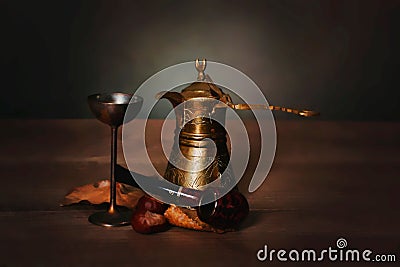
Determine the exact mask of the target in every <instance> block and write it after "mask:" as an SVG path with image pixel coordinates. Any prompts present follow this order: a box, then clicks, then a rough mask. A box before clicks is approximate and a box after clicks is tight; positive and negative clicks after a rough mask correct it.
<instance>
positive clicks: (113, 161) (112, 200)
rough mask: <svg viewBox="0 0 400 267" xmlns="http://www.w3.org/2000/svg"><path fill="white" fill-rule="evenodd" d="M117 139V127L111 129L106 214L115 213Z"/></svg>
mask: <svg viewBox="0 0 400 267" xmlns="http://www.w3.org/2000/svg"><path fill="white" fill-rule="evenodd" d="M117 138H118V126H117V127H111V177H110V207H109V208H108V213H111V214H113V213H115V212H117V210H116V202H117V184H116V181H115V167H116V165H117Z"/></svg>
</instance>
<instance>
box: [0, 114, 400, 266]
mask: <svg viewBox="0 0 400 267" xmlns="http://www.w3.org/2000/svg"><path fill="white" fill-rule="evenodd" d="M137 123H142V122H141V121H138V122H137ZM2 125H3V126H4V127H5V126H7V128H8V129H9V130H8V131H4V130H3V131H1V133H0V142H1V143H0V147H1V150H0V151H1V153H0V177H1V178H0V179H1V182H2V185H1V189H0V192H1V194H0V266H21V265H27V266H94V265H96V266H107V265H108V266H109V265H120V266H142V265H146V266H158V265H163V266H172V265H173V266H176V265H178V266H182V265H185V266H204V265H207V266H243V265H265V264H268V265H275V264H278V262H276V261H275V262H272V263H267V262H264V263H261V262H258V261H257V258H256V253H257V251H258V250H259V249H261V248H262V247H263V245H264V244H267V245H268V246H269V247H271V248H276V249H279V248H285V249H291V248H298V249H301V248H315V249H318V248H326V247H328V246H335V242H336V240H337V239H338V238H339V237H344V238H346V239H347V241H348V243H349V246H350V247H352V248H360V249H365V248H370V249H372V250H375V251H376V252H380V253H395V254H396V255H397V258H398V261H399V260H400V252H399V248H400V231H399V227H398V226H399V225H400V210H399V197H398V196H399V187H400V177H399V173H400V172H399V171H400V157H399V153H398V151H399V148H400V139H399V138H398V137H399V136H400V123H389V122H388V123H378V122H323V121H306V120H301V121H277V122H276V125H277V133H278V146H277V152H276V158H275V162H274V164H273V167H272V169H271V172H270V173H269V175H268V179H267V180H266V181H265V183H264V184H263V185H262V186H261V187H260V189H259V190H257V191H256V192H255V193H252V194H249V193H246V189H247V186H248V182H249V179H250V178H251V173H252V170H254V167H255V166H256V164H257V143H258V142H259V137H258V135H257V131H256V130H255V129H256V127H255V124H254V123H253V122H247V123H246V125H247V126H248V129H249V133H250V139H251V145H252V150H251V158H250V163H249V168H248V171H247V172H246V174H245V176H244V178H243V179H242V180H241V182H240V189H241V191H242V192H244V193H245V195H246V197H247V198H248V200H249V203H250V208H251V213H250V216H249V218H248V219H247V220H246V221H245V223H244V225H243V227H242V229H241V230H240V231H238V232H233V233H226V234H223V235H218V234H214V233H202V232H195V231H189V230H185V229H180V228H172V229H170V230H169V231H167V232H164V233H159V234H155V235H141V234H137V233H136V232H134V231H133V230H132V229H131V228H130V227H124V228H117V229H104V228H101V227H98V226H94V225H91V224H90V223H89V222H88V221H87V217H88V216H89V215H90V214H91V213H92V212H93V211H94V208H92V207H81V206H74V207H67V208H61V207H59V206H58V203H59V201H60V200H61V199H62V197H63V196H64V195H65V194H66V193H67V192H68V191H69V190H70V189H71V188H73V187H74V186H77V185H81V184H85V183H90V182H94V181H97V180H99V179H103V178H107V177H108V172H109V166H108V162H109V154H108V153H109V134H110V133H109V129H107V127H106V126H104V125H102V124H100V123H99V122H97V121H96V120H4V121H2ZM150 127H151V128H152V132H153V133H154V132H157V131H158V130H159V129H160V127H161V121H158V120H153V121H150ZM148 137H149V142H148V149H149V150H150V151H151V152H150V153H151V154H152V156H153V157H154V162H155V164H156V165H157V166H158V168H159V169H160V171H162V169H163V168H165V166H166V162H165V158H163V157H161V156H158V155H159V153H160V148H159V146H158V145H157V138H156V136H155V135H154V136H153V135H149V136H148ZM131 141H132V142H137V141H139V140H135V137H132V140H131ZM120 152H121V150H120ZM143 153H144V151H138V154H137V159H135V160H137V162H138V164H137V169H135V171H137V172H139V173H140V172H141V170H142V167H143V166H142V165H141V164H142V161H141V158H142V157H143ZM119 156H120V160H119V162H120V163H121V164H123V163H124V161H123V159H122V153H120V154H119ZM325 263H326V265H330V263H329V262H325ZM397 263H398V262H397ZM298 265H300V264H298ZM305 265H306V266H313V264H312V263H308V264H307V263H305ZM341 265H343V266H347V265H348V266H358V264H357V263H348V264H346V263H343V264H341ZM360 266H362V265H360ZM379 266H396V265H395V264H394V265H390V264H386V265H385V264H379Z"/></svg>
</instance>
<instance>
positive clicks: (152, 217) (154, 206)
mask: <svg viewBox="0 0 400 267" xmlns="http://www.w3.org/2000/svg"><path fill="white" fill-rule="evenodd" d="M167 208H168V205H166V204H164V203H161V202H159V201H158V200H156V199H155V198H153V197H150V196H147V195H145V196H143V197H141V198H140V199H139V201H138V203H137V205H136V210H135V211H134V212H133V215H132V220H131V224H132V228H133V229H134V230H135V231H136V232H138V233H142V234H151V233H157V232H162V231H165V230H167V229H168V222H167V220H166V219H165V217H164V212H165V211H166V210H167Z"/></svg>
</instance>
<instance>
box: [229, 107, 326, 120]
mask: <svg viewBox="0 0 400 267" xmlns="http://www.w3.org/2000/svg"><path fill="white" fill-rule="evenodd" d="M229 106H230V107H231V108H233V109H236V110H250V109H269V110H279V111H283V112H288V113H293V114H296V115H299V116H303V117H314V116H318V115H319V114H320V113H319V112H317V111H312V110H298V109H293V108H285V107H279V106H272V105H271V106H268V105H262V104H231V105H229Z"/></svg>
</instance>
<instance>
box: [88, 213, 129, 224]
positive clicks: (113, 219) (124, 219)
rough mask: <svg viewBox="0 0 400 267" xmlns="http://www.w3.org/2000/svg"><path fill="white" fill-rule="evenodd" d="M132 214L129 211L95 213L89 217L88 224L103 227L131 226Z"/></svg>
mask: <svg viewBox="0 0 400 267" xmlns="http://www.w3.org/2000/svg"><path fill="white" fill-rule="evenodd" d="M131 218H132V212H131V211H114V212H113V213H110V212H108V211H102V212H96V213H93V214H92V215H90V216H89V219H88V220H89V222H91V223H93V224H96V225H100V226H105V227H120V226H127V225H130V224H131Z"/></svg>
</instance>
